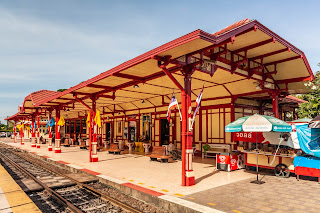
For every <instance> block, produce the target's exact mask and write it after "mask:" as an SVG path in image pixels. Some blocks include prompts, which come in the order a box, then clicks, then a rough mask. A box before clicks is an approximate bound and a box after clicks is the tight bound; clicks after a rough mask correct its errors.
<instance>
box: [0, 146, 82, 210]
mask: <svg viewBox="0 0 320 213" xmlns="http://www.w3.org/2000/svg"><path fill="white" fill-rule="evenodd" d="M0 154H1V155H2V157H3V158H5V159H6V160H7V161H9V163H10V164H11V165H13V166H14V167H15V168H17V169H18V170H19V171H21V172H23V173H24V174H26V175H27V176H29V177H30V178H31V179H33V180H34V181H35V182H36V183H38V184H39V185H40V186H42V187H43V188H44V189H45V190H46V191H47V192H49V193H50V194H51V195H52V196H54V197H55V198H56V200H57V201H58V202H59V203H61V204H62V205H64V206H67V207H68V208H69V209H70V210H71V211H72V212H76V213H82V212H83V211H82V210H81V209H79V208H77V207H76V206H74V205H73V204H72V203H70V202H69V201H68V200H66V199H65V198H63V197H62V196H61V195H59V194H58V193H57V192H55V191H54V190H52V189H51V188H50V187H48V186H47V185H46V184H45V183H43V182H42V181H40V180H38V179H37V178H36V177H34V176H33V175H32V174H31V173H29V172H28V171H27V170H26V169H24V168H23V167H22V166H20V165H19V164H17V163H15V162H14V161H13V160H11V159H10V158H9V157H8V156H6V155H5V154H3V153H2V152H0ZM19 157H21V156H19ZM23 159H24V158H23Z"/></svg>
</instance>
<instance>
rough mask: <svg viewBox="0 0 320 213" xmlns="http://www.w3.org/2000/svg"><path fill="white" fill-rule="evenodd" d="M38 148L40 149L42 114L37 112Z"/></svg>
mask: <svg viewBox="0 0 320 213" xmlns="http://www.w3.org/2000/svg"><path fill="white" fill-rule="evenodd" d="M37 148H38V149H40V115H39V113H38V114H37Z"/></svg>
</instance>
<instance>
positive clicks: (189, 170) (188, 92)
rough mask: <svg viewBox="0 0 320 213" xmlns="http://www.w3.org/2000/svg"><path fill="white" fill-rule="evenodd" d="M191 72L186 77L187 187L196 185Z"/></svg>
mask: <svg viewBox="0 0 320 213" xmlns="http://www.w3.org/2000/svg"><path fill="white" fill-rule="evenodd" d="M188 71H189V72H188V73H187V74H186V75H185V81H184V85H185V86H184V88H185V91H186V113H187V125H186V126H187V134H186V151H185V152H186V168H185V172H186V186H193V185H194V184H195V177H194V172H193V167H192V158H193V157H192V156H193V149H192V139H193V132H192V130H190V125H191V123H192V114H191V110H190V109H191V74H190V72H191V71H192V70H190V69H189V70H188Z"/></svg>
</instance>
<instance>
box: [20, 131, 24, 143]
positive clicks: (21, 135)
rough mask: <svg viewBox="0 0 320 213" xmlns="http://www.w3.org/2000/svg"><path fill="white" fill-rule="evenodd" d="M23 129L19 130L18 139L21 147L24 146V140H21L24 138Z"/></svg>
mask: <svg viewBox="0 0 320 213" xmlns="http://www.w3.org/2000/svg"><path fill="white" fill-rule="evenodd" d="M23 129H24V128H21V129H20V139H21V142H20V144H21V145H24V138H23V137H24V132H23Z"/></svg>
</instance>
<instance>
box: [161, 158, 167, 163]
mask: <svg viewBox="0 0 320 213" xmlns="http://www.w3.org/2000/svg"><path fill="white" fill-rule="evenodd" d="M161 163H169V161H168V159H161Z"/></svg>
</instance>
